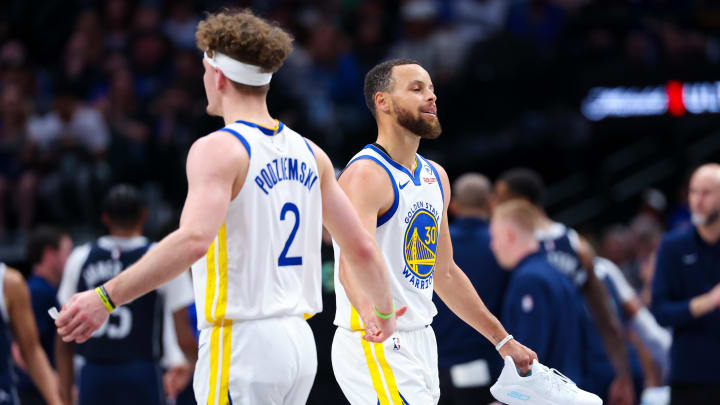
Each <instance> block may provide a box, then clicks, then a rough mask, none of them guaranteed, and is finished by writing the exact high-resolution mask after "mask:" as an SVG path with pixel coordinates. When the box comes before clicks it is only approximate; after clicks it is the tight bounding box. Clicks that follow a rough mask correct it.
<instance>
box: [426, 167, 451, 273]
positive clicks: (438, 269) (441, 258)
mask: <svg viewBox="0 0 720 405" xmlns="http://www.w3.org/2000/svg"><path fill="white" fill-rule="evenodd" d="M430 164H431V165H433V166H434V167H435V170H437V174H438V176H439V177H440V178H439V179H438V180H439V181H440V185H441V186H442V192H443V199H444V201H443V215H442V222H441V226H440V237H439V241H438V246H437V260H436V266H435V278H436V281H438V279H440V282H441V284H442V277H444V276H447V275H449V274H450V272H451V270H453V267H455V262H454V261H453V248H452V240H451V239H450V227H449V226H448V215H447V212H448V207H449V205H450V198H451V197H452V196H451V190H450V179H449V178H448V175H447V173H446V172H445V169H443V167H442V166H440V165H439V164H437V163H435V162H433V161H430Z"/></svg>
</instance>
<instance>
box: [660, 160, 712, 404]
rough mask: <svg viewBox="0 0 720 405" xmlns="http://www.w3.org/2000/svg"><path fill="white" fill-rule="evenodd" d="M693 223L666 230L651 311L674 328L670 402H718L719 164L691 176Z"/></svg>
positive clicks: (663, 324)
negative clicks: (684, 226) (680, 227)
mask: <svg viewBox="0 0 720 405" xmlns="http://www.w3.org/2000/svg"><path fill="white" fill-rule="evenodd" d="M688 199H689V202H690V211H691V212H692V222H693V226H691V227H687V228H684V229H680V230H676V231H672V232H670V233H668V234H667V235H665V237H664V238H663V241H662V243H661V245H660V248H659V249H658V258H657V265H656V269H655V279H654V281H653V288H652V311H653V313H654V314H655V317H656V318H657V321H658V323H659V324H660V325H662V326H667V327H672V328H673V343H672V347H671V349H670V364H671V368H670V387H671V394H670V395H671V400H670V403H671V404H672V405H678V404H694V405H702V404H711V403H712V404H717V401H718V397H720V368H718V364H720V351H718V350H717V346H718V342H720V311H719V310H718V307H720V165H719V164H716V163H713V164H706V165H703V166H701V167H700V168H698V169H697V170H696V171H695V173H693V176H692V178H691V179H690V194H689V198H688Z"/></svg>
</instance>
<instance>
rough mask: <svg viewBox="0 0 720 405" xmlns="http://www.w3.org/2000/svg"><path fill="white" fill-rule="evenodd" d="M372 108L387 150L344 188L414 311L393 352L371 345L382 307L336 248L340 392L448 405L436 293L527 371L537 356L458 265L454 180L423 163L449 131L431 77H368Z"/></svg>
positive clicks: (407, 66) (402, 299) (403, 321)
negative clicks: (451, 221) (430, 143)
mask: <svg viewBox="0 0 720 405" xmlns="http://www.w3.org/2000/svg"><path fill="white" fill-rule="evenodd" d="M365 99H366V102H367V105H368V108H369V109H370V111H371V112H372V114H373V115H374V116H375V119H376V121H377V124H378V138H377V142H376V143H374V144H371V145H368V146H366V147H365V148H364V149H362V150H361V151H360V152H359V153H358V154H357V155H355V157H354V158H353V159H352V160H351V161H350V163H349V164H348V166H347V167H346V169H345V171H344V172H343V174H342V175H341V176H340V179H339V182H340V185H341V187H342V188H343V189H344V190H345V192H346V193H347V194H348V196H349V197H350V200H351V201H352V202H353V204H354V205H355V208H356V209H357V210H358V213H359V214H360V218H361V219H362V222H363V223H362V226H363V227H364V228H365V229H366V230H367V231H368V232H370V233H371V234H373V235H375V238H376V239H377V242H378V244H379V245H380V247H381V248H382V251H383V254H384V256H385V260H387V263H388V267H389V269H390V271H391V273H390V286H391V289H392V295H393V300H394V301H395V302H396V303H397V304H399V305H407V306H408V307H409V308H410V309H409V310H408V313H407V314H406V315H405V316H404V317H402V318H400V319H398V332H396V334H395V335H393V338H392V339H389V340H387V341H386V342H385V344H375V345H370V344H369V343H368V342H366V341H365V340H363V339H362V336H363V335H364V334H365V333H366V332H368V331H373V330H374V328H375V326H374V325H373V319H372V314H373V308H372V305H370V304H369V303H368V302H367V299H366V297H365V296H364V294H363V293H362V292H361V291H359V290H358V289H357V288H356V287H355V280H354V278H353V277H352V276H351V275H350V274H347V268H346V267H345V260H346V258H347V256H346V255H347V254H348V253H349V252H347V250H346V249H345V248H344V247H343V246H337V245H336V246H335V251H336V252H335V255H336V261H335V264H336V267H335V280H336V283H335V286H336V287H335V288H336V300H337V312H336V315H335V324H336V325H337V326H338V329H337V331H336V333H335V339H334V340H333V349H332V350H333V351H332V361H333V369H334V372H335V376H336V378H337V380H338V383H339V384H340V388H342V390H343V393H344V394H345V396H346V397H347V398H348V400H349V401H350V402H351V403H353V404H376V403H378V402H379V403H380V404H390V403H392V404H404V403H410V404H433V403H437V402H438V399H439V396H440V388H439V380H438V365H437V344H436V342H435V335H434V332H433V331H432V328H429V327H428V325H429V324H430V323H431V322H432V318H433V316H434V315H435V314H436V312H437V311H436V309H435V306H434V304H433V302H432V294H433V291H436V292H437V293H438V295H439V296H440V298H442V300H443V301H444V302H445V303H446V304H447V305H448V307H449V308H450V309H451V310H452V311H453V312H455V314H457V315H458V316H459V317H460V318H461V319H463V320H464V321H465V322H467V323H468V324H470V325H471V326H473V327H474V328H475V329H476V330H477V331H478V332H480V333H482V334H483V335H484V336H485V337H486V338H487V339H488V340H490V341H491V342H492V343H493V344H494V345H497V346H496V347H498V350H499V351H500V353H501V354H502V355H503V356H511V357H512V358H513V359H514V360H515V361H516V364H517V366H518V368H520V369H522V370H527V369H528V368H529V366H530V363H531V362H532V359H534V358H536V357H537V356H536V355H535V353H534V352H533V351H532V350H530V349H528V348H527V347H525V346H523V345H522V344H520V343H518V342H517V341H515V340H511V339H512V337H511V336H510V335H508V333H507V332H506V331H505V329H504V328H503V327H502V325H501V324H500V322H499V321H498V320H497V319H496V318H495V317H494V316H493V315H492V314H491V313H490V312H489V311H488V310H487V308H486V307H485V305H484V304H483V302H482V300H481V299H480V297H479V296H478V294H477V292H476V291H475V289H474V288H473V286H472V284H471V283H470V281H469V280H468V278H467V276H465V274H464V273H463V272H462V270H461V269H460V268H458V266H457V265H456V264H455V262H454V261H453V259H452V245H451V241H450V234H449V232H448V227H447V226H445V224H446V223H447V207H448V204H449V201H450V185H449V180H448V177H447V174H446V173H445V171H444V170H443V168H442V167H440V165H438V164H436V163H434V162H431V161H429V160H427V159H425V158H424V157H422V156H420V155H418V154H417V149H418V146H419V144H420V140H421V139H423V138H425V139H434V138H437V137H438V136H439V135H440V132H441V129H440V123H439V121H438V118H437V109H436V107H435V100H436V96H435V93H434V89H433V84H432V81H431V80H430V75H429V74H428V72H427V71H425V69H423V68H422V67H421V66H419V65H418V64H417V62H415V61H412V60H407V59H394V60H390V61H387V62H383V63H381V64H379V65H377V66H375V67H374V68H373V69H371V70H370V72H369V73H368V74H367V75H366V76H365ZM338 259H339V260H338Z"/></svg>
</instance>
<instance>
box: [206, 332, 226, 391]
mask: <svg viewBox="0 0 720 405" xmlns="http://www.w3.org/2000/svg"><path fill="white" fill-rule="evenodd" d="M221 335H222V356H220V350H221V349H220V346H221V344H220V343H221V339H220V336H221ZM231 340H232V321H231V320H222V321H220V324H216V325H215V326H213V328H212V332H211V335H210V384H209V387H210V390H209V391H208V400H207V405H216V404H217V405H228V403H229V400H228V390H229V380H230V358H231V354H232V352H231V350H230V349H231V347H232V346H231V345H232V341H231ZM218 363H220V364H219V366H220V367H219V368H218ZM218 370H219V371H220V387H219V388H220V391H219V392H218ZM215 394H217V396H216V395H215Z"/></svg>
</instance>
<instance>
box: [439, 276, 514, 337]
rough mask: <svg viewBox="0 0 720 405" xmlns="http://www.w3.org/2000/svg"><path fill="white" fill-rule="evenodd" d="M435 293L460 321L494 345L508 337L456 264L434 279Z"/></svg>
mask: <svg viewBox="0 0 720 405" xmlns="http://www.w3.org/2000/svg"><path fill="white" fill-rule="evenodd" d="M434 283H435V292H436V293H437V294H438V295H439V296H440V299H442V300H443V302H444V303H445V305H447V306H448V308H450V310H451V311H453V312H454V313H455V315H457V316H458V317H459V318H460V319H462V320H463V321H464V322H465V323H467V324H468V325H470V326H472V327H473V328H474V329H475V330H477V331H478V332H480V333H481V334H482V335H483V336H485V338H486V339H487V340H489V341H490V342H491V343H492V344H493V345H496V344H498V343H500V341H501V340H502V339H503V338H505V336H507V335H508V333H507V331H506V330H505V328H504V327H503V326H502V324H501V323H500V321H499V320H498V319H497V318H496V317H495V316H494V315H493V314H492V313H491V312H490V311H489V310H488V309H487V307H486V306H485V303H483V301H482V299H481V298H480V296H479V295H478V293H477V291H475V288H474V287H473V285H472V283H471V282H470V280H469V279H468V278H467V276H466V275H465V273H463V272H462V270H460V269H459V268H458V267H457V266H456V265H455V264H451V265H450V268H449V270H448V272H447V274H438V275H436V277H435V279H434Z"/></svg>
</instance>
